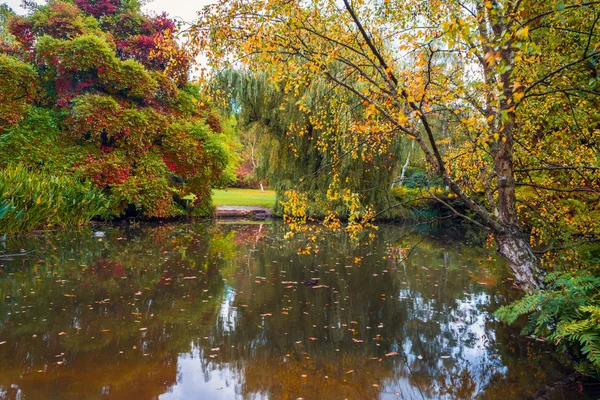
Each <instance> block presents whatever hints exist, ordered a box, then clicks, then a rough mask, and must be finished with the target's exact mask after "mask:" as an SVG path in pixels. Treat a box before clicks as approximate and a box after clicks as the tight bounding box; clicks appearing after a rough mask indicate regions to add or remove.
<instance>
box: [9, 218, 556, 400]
mask: <svg viewBox="0 0 600 400" xmlns="http://www.w3.org/2000/svg"><path fill="white" fill-rule="evenodd" d="M394 235H396V236H397V237H394ZM280 238H281V235H280V232H279V227H278V226H277V225H273V226H262V225H247V226H220V227H213V226H207V225H204V224H194V225H165V226H155V227H144V228H138V229H114V230H108V231H107V233H106V236H105V237H102V238H94V237H93V236H92V235H91V233H90V232H87V233H69V234H57V235H49V236H48V237H43V238H39V239H36V240H32V239H24V238H17V239H15V240H14V241H11V242H9V243H8V244H7V245H8V246H9V247H10V248H9V251H10V252H12V253H16V252H19V249H21V248H24V249H27V250H32V252H31V255H30V256H28V257H22V258H18V259H15V260H13V261H10V262H4V261H1V262H0V264H5V265H4V267H3V269H0V271H4V272H0V274H1V275H0V277H1V280H0V295H1V297H2V298H1V299H0V321H2V322H3V324H4V325H0V341H6V342H7V343H6V344H4V345H2V346H0V398H2V396H3V395H2V394H1V393H2V392H3V391H5V392H7V393H8V390H12V391H13V392H14V391H15V390H17V389H9V388H10V385H11V384H16V385H18V388H20V389H21V390H22V391H23V393H24V394H25V395H26V398H28V399H31V398H33V399H35V398H47V397H48V395H49V394H50V395H52V396H54V397H60V398H65V399H69V398H71V399H75V398H77V399H79V398H90V397H99V396H101V395H102V394H104V395H107V396H108V397H109V398H115V399H116V398H123V399H124V398H127V399H138V398H141V399H142V398H143V399H146V398H157V397H158V396H159V395H160V394H162V393H165V392H168V391H170V390H173V389H174V388H176V387H177V386H178V385H180V384H182V382H183V381H184V380H185V379H187V378H186V376H184V374H183V372H182V370H181V368H182V360H183V359H187V360H189V359H193V361H194V362H195V361H197V362H198V364H197V365H198V369H197V371H198V372H195V375H193V376H192V378H191V379H199V380H204V381H205V382H209V383H211V382H214V379H215V378H216V376H217V375H219V374H220V375H222V376H225V377H226V379H225V382H227V384H229V385H232V386H235V389H236V391H237V393H238V395H239V396H241V397H244V398H252V397H260V396H262V395H266V396H269V397H270V398H293V399H296V398H298V397H304V398H307V399H314V398H319V399H320V398H331V399H337V398H346V397H347V398H368V399H371V398H376V397H378V396H380V395H386V394H387V395H390V396H392V397H395V396H394V393H398V394H399V395H400V396H403V397H404V398H417V399H418V398H444V397H445V398H452V399H470V398H473V397H481V398H489V399H504V398H507V395H508V394H510V396H508V397H509V398H520V397H523V396H524V395H525V394H530V393H532V392H533V391H534V390H535V388H537V387H538V386H540V385H542V384H543V383H545V382H548V381H549V380H551V379H552V378H554V376H550V375H549V372H548V371H552V370H557V366H556V365H555V364H552V363H553V361H552V360H551V358H550V357H549V356H548V355H544V354H543V353H541V352H540V348H539V347H537V346H535V347H534V346H533V345H531V344H530V343H529V342H526V341H523V340H521V339H519V338H518V337H517V335H516V332H515V331H514V330H508V329H506V328H505V327H502V326H498V324H497V323H496V322H495V321H494V320H493V319H490V318H489V316H490V315H491V312H492V311H493V310H495V309H496V308H497V307H498V306H499V305H500V304H503V303H505V302H506V301H507V298H508V296H509V294H510V293H509V290H510V289H509V285H508V284H507V285H504V284H501V283H499V282H501V281H502V280H503V279H504V278H506V275H505V271H504V267H503V264H501V263H496V262H493V260H491V261H490V260H488V252H486V251H484V250H481V249H477V248H472V247H467V246H465V247H462V248H460V247H458V246H457V245H456V244H452V243H454V242H451V241H449V240H448V239H447V238H426V239H425V240H423V241H422V242H420V243H419V246H418V247H417V248H416V249H415V251H414V252H413V254H412V256H411V257H410V258H409V259H408V261H406V262H404V263H403V262H402V261H401V260H399V259H396V258H394V257H393V254H396V253H395V252H394V251H393V249H394V248H396V247H398V246H405V245H406V244H407V243H408V244H410V243H412V242H416V241H418V240H419V237H414V236H411V235H407V234H406V233H405V232H402V231H401V230H399V229H397V228H391V229H387V228H383V229H382V230H381V232H380V238H379V239H378V240H375V241H374V242H373V243H372V244H370V245H368V246H362V247H357V246H355V245H353V244H352V243H351V242H349V241H347V239H346V238H345V237H344V236H336V235H330V236H329V237H328V238H326V239H324V241H323V243H322V247H321V251H320V252H319V253H317V254H312V255H298V254H297V252H296V251H295V248H294V246H290V245H289V244H288V245H286V244H285V242H283V241H282V240H281V239H280ZM100 239H102V240H100ZM312 277H318V278H320V281H319V282H318V283H319V284H318V285H317V286H315V287H309V286H305V285H303V283H302V282H303V281H304V280H306V279H310V278H312ZM224 279H225V282H224ZM61 332H65V334H64V335H61V334H60V333H61ZM395 353H397V354H395ZM446 357H447V358H446ZM58 362H62V363H63V364H57V363H58ZM38 371H42V372H38ZM534 371H535V372H534ZM198 374H201V375H200V376H198ZM11 395H12V394H11ZM6 396H8V394H6V393H5V397H6ZM9 398H10V397H9Z"/></svg>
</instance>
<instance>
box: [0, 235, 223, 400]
mask: <svg viewBox="0 0 600 400" xmlns="http://www.w3.org/2000/svg"><path fill="white" fill-rule="evenodd" d="M210 239H211V235H210V233H209V230H208V229H207V227H206V226H204V225H197V226H195V227H194V230H192V229H186V228H185V227H181V226H179V227H178V226H168V227H156V228H151V229H149V228H148V229H142V230H111V231H108V232H107V234H106V237H104V238H102V241H99V240H98V239H97V238H93V237H91V235H89V234H87V235H86V234H80V235H78V234H74V235H69V236H68V237H63V236H62V235H56V236H55V235H51V236H49V237H45V238H43V239H41V242H31V243H27V244H26V245H28V246H30V247H31V246H32V245H34V244H37V245H38V249H37V252H35V255H36V256H35V258H36V259H30V260H26V261H19V262H17V263H12V262H11V263H6V264H7V265H6V268H7V272H9V273H10V274H11V275H8V277H7V278H6V279H5V280H3V284H2V286H1V287H0V292H1V293H0V294H1V295H2V299H3V301H2V304H0V316H1V318H2V321H4V326H0V337H1V338H2V340H3V341H6V342H7V344H5V345H4V346H3V348H1V349H0V388H2V387H4V388H8V387H10V385H11V384H17V385H18V386H19V387H20V389H21V390H22V391H23V393H25V395H26V398H47V397H48V395H49V394H50V395H52V394H53V393H54V394H55V395H56V396H58V397H60V398H78V399H79V398H89V397H94V396H99V395H100V394H102V393H104V394H110V397H111V398H128V397H129V398H132V399H135V398H156V397H157V396H158V395H159V394H161V393H164V392H165V391H166V390H167V389H168V388H169V387H171V386H173V385H174V384H175V382H176V378H177V363H178V358H177V357H178V354H180V353H185V352H189V351H190V350H191V346H190V343H191V341H192V339H193V338H196V337H199V336H202V335H204V331H205V330H206V328H207V327H208V326H209V325H210V324H212V323H213V321H214V319H215V317H216V315H215V314H216V312H217V310H218V304H219V303H220V302H221V298H220V296H221V293H222V287H223V281H222V279H221V277H220V272H219V270H220V266H221V264H222V260H223V257H222V256H221V255H219V254H218V253H219V252H220V249H219V246H218V245H217V246H213V244H214V243H211V240H210ZM218 239H219V238H218V235H217V237H215V241H218ZM10 244H12V245H17V246H23V245H25V244H23V243H10ZM54 249H56V250H57V251H53V250H54ZM58 249H60V250H63V249H64V252H62V251H58ZM42 260H43V261H42ZM9 313H10V314H9ZM62 332H64V334H62ZM57 363H61V364H57Z"/></svg>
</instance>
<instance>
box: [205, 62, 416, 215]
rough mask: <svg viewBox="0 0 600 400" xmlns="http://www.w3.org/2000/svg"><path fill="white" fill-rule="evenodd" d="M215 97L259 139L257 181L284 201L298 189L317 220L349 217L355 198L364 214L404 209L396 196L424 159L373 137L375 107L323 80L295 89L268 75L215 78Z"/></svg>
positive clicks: (230, 73)
mask: <svg viewBox="0 0 600 400" xmlns="http://www.w3.org/2000/svg"><path fill="white" fill-rule="evenodd" d="M212 91H213V93H214V94H215V96H216V98H219V99H221V100H222V101H221V105H222V107H223V108H224V110H223V111H224V112H227V113H230V114H234V115H235V116H236V118H237V120H238V124H239V128H240V129H241V130H243V131H245V132H247V133H249V135H250V136H251V137H252V138H253V139H252V146H254V147H255V148H254V149H252V152H253V153H254V154H253V159H254V160H253V162H254V163H255V166H256V168H255V170H254V173H255V174H256V175H257V178H258V179H259V180H264V181H267V182H269V184H270V185H271V186H272V187H274V188H275V190H276V192H277V196H278V200H281V199H282V197H283V195H284V193H286V191H288V190H291V189H295V190H297V191H300V192H301V193H303V194H304V195H305V196H306V198H307V200H308V203H309V214H310V215H313V216H324V215H326V214H327V213H328V212H331V211H333V212H335V213H336V215H347V213H348V206H347V204H346V203H347V202H345V201H344V194H346V195H347V194H348V193H352V194H353V195H354V196H356V197H358V198H359V199H360V203H361V204H362V205H363V206H368V207H372V208H373V209H374V210H377V211H382V210H388V209H390V208H391V207H392V206H393V205H394V203H395V202H396V201H395V200H394V199H393V197H392V196H390V194H389V189H390V188H391V187H392V185H393V184H394V183H395V182H396V181H397V180H398V177H399V176H400V174H401V171H402V169H403V167H404V165H405V164H406V160H407V158H408V157H411V158H412V159H413V160H417V159H419V158H420V157H421V156H420V154H419V153H418V151H417V150H416V149H414V146H410V143H407V142H408V140H406V139H401V138H400V137H398V136H396V135H389V132H383V131H382V132H380V134H379V135H373V134H372V133H371V134H369V135H365V134H364V132H366V131H367V130H372V129H373V126H370V125H371V124H372V121H369V120H367V119H365V108H366V107H367V105H365V104H363V102H362V101H361V100H360V99H358V98H357V97H355V96H348V95H347V94H345V95H344V96H341V95H339V94H336V93H334V92H332V91H331V90H330V89H329V88H328V86H327V85H325V83H324V82H322V81H321V80H319V79H316V80H314V81H311V82H306V83H305V84H304V85H302V86H291V85H289V84H288V83H287V82H283V81H278V80H277V79H276V77H273V76H272V75H270V74H269V73H268V72H261V73H251V72H246V71H241V70H235V69H229V70H225V71H224V72H221V73H219V74H217V75H215V76H214V79H213V82H212ZM368 125H369V126H368ZM349 132H351V133H354V134H352V135H347V133H349ZM340 137H344V140H340ZM385 137H393V139H391V140H382V138H385ZM374 150H375V151H374ZM342 188H343V189H342ZM277 204H278V206H277V207H278V210H277V211H279V212H281V211H282V210H281V206H280V204H279V201H278V202H277ZM385 214H386V212H383V213H382V214H381V215H382V216H385Z"/></svg>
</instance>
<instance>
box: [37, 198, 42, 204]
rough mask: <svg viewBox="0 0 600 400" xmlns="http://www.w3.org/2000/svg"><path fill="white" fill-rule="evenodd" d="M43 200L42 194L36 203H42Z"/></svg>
mask: <svg viewBox="0 0 600 400" xmlns="http://www.w3.org/2000/svg"><path fill="white" fill-rule="evenodd" d="M41 202H42V196H39V197H38V198H37V200H36V201H35V204H40V203H41Z"/></svg>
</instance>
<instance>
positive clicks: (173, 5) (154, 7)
mask: <svg viewBox="0 0 600 400" xmlns="http://www.w3.org/2000/svg"><path fill="white" fill-rule="evenodd" d="M37 2H38V3H44V1H43V0H42V1H40V0H37ZM212 2H214V0H191V1H190V0H154V1H150V2H149V3H148V4H146V5H144V6H143V10H144V11H146V12H150V13H153V12H155V13H161V12H163V11H166V12H167V14H169V15H170V16H171V17H180V18H181V19H183V20H184V21H186V22H190V21H192V20H194V19H195V18H196V13H197V12H198V11H199V10H201V9H202V7H204V6H205V5H207V4H210V3H212ZM0 3H3V4H8V6H9V7H10V8H12V9H13V10H14V11H16V12H17V13H19V14H23V13H24V12H25V11H24V10H23V9H22V8H21V7H20V4H21V0H0Z"/></svg>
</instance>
